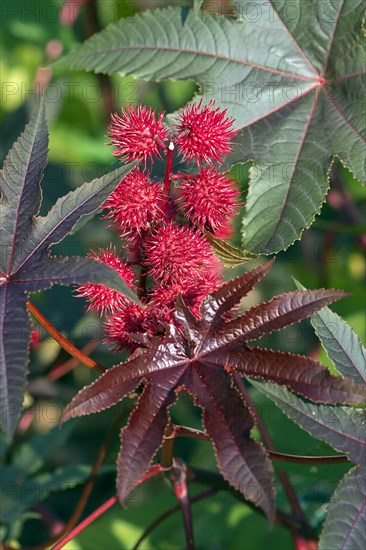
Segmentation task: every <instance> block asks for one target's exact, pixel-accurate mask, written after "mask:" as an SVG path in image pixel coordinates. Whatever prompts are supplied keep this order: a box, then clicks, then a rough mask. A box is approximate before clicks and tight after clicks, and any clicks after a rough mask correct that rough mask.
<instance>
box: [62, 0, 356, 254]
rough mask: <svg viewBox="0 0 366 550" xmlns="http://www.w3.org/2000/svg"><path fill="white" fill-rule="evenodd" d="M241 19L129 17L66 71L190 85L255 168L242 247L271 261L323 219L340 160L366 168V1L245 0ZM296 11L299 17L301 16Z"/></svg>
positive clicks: (81, 51)
mask: <svg viewBox="0 0 366 550" xmlns="http://www.w3.org/2000/svg"><path fill="white" fill-rule="evenodd" d="M235 7H236V9H237V12H238V20H236V21H235V20H234V19H232V18H225V17H223V16H217V15H213V14H210V13H207V12H206V11H203V12H202V13H201V15H200V17H197V15H196V13H195V12H194V11H193V10H190V11H188V13H186V9H185V8H184V10H185V11H184V13H183V8H178V7H176V8H167V9H164V10H153V11H146V12H144V13H141V14H139V15H136V16H134V20H133V24H131V21H130V20H129V19H128V18H127V19H123V20H120V21H118V22H117V23H114V24H112V25H110V26H109V27H108V28H107V29H105V30H103V31H102V32H101V33H98V34H95V35H93V37H92V38H90V39H89V40H88V41H86V42H85V43H84V44H82V45H81V46H80V47H79V48H77V49H76V50H75V51H73V52H71V53H70V54H69V55H67V56H66V57H65V58H64V59H62V60H61V61H60V62H59V64H62V65H65V66H67V67H70V68H73V69H84V70H89V71H95V72H101V73H108V74H113V73H121V74H123V75H134V76H135V77H139V78H143V79H147V80H163V79H169V78H173V79H178V80H180V79H192V80H195V81H196V82H198V83H199V85H200V86H201V88H202V91H203V96H204V100H205V101H209V100H211V99H214V100H216V101H217V103H218V104H220V105H221V106H222V107H224V108H227V111H228V115H230V116H231V117H233V118H235V119H236V125H237V127H238V128H239V129H240V130H241V131H240V134H239V136H238V138H237V140H236V141H237V142H238V144H239V146H238V147H237V150H236V151H235V152H234V153H233V154H232V155H231V157H230V158H229V159H228V161H227V166H228V167H229V166H231V165H232V164H233V163H236V162H245V161H247V160H254V161H255V165H254V166H253V167H252V168H251V171H250V175H251V182H250V187H249V194H248V200H247V205H246V215H245V217H244V221H243V223H244V226H243V238H244V243H243V245H244V247H245V249H246V250H250V251H251V252H253V253H264V254H271V253H273V252H276V251H279V250H282V249H285V248H287V247H288V246H289V245H290V244H292V243H293V242H294V241H295V240H296V239H298V238H299V237H300V235H301V233H302V231H303V230H304V228H306V227H309V226H310V225H311V223H312V222H313V221H314V217H315V215H316V214H317V213H319V211H320V208H321V205H322V202H323V201H324V200H325V197H326V193H327V190H328V186H329V182H328V180H329V178H328V173H329V169H330V166H331V163H332V159H333V157H334V155H337V156H339V158H340V159H341V160H342V162H343V163H344V164H345V165H347V166H348V167H349V168H350V170H352V172H353V174H354V176H355V177H356V178H358V179H360V180H361V181H364V180H366V171H365V151H366V148H365V125H364V120H365V103H364V93H365V79H364V76H365V63H366V54H365V52H366V49H365V37H364V35H363V33H362V20H363V17H364V8H363V2H362V1H361V0H333V1H332V2H331V3H330V2H318V1H316V0H309V1H307V2H302V3H301V8H300V5H299V6H298V10H296V7H295V9H288V6H287V5H286V2H283V1H282V0H272V2H268V1H267V0H257V2H255V3H254V2H249V0H241V1H238V2H236V3H235ZM294 12H295V13H294Z"/></svg>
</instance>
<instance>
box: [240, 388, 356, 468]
mask: <svg viewBox="0 0 366 550" xmlns="http://www.w3.org/2000/svg"><path fill="white" fill-rule="evenodd" d="M250 382H251V384H253V386H255V387H256V388H257V389H258V390H260V391H261V392H263V393H264V394H265V395H267V397H269V398H270V399H272V401H274V402H275V403H276V405H278V407H280V409H281V410H282V411H283V412H284V413H285V414H286V415H287V416H288V417H289V418H291V419H292V420H293V421H294V422H296V423H297V424H299V425H300V426H301V427H302V428H303V429H304V430H306V431H307V432H309V433H310V434H311V435H312V436H313V437H315V438H317V439H321V440H322V441H325V442H326V443H328V444H329V445H331V446H332V447H333V448H334V449H336V450H337V451H340V452H342V453H346V454H348V456H349V458H350V460H352V462H355V463H356V464H364V463H365V460H366V410H365V409H353V408H351V407H342V406H336V407H334V406H332V405H317V404H315V403H311V402H310V401H307V400H306V399H303V398H301V397H298V396H297V395H294V394H292V393H290V392H289V391H288V390H286V389H284V388H281V387H280V386H276V385H275V384H268V383H263V382H255V381H254V380H250Z"/></svg>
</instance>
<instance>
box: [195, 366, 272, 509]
mask: <svg viewBox="0 0 366 550" xmlns="http://www.w3.org/2000/svg"><path fill="white" fill-rule="evenodd" d="M207 367H209V366H208V365H207V364H206V365H203V364H200V363H195V364H194V367H193V368H192V369H191V372H190V377H189V382H188V383H187V386H188V390H189V391H190V392H192V393H193V394H194V395H195V396H196V397H195V401H196V403H197V404H198V405H199V406H200V407H202V408H203V410H204V414H203V423H204V425H205V428H206V431H207V433H208V435H209V436H210V438H211V439H212V442H213V445H214V448H215V452H216V458H217V463H218V466H219V468H220V470H221V472H222V474H223V476H224V478H225V479H226V480H227V481H228V482H229V483H230V484H231V485H232V486H233V487H234V488H235V489H236V490H238V491H240V492H241V493H242V494H243V495H244V497H245V498H246V499H247V500H250V501H252V502H254V504H256V505H257V506H259V507H260V508H262V510H264V512H265V513H266V515H267V517H268V518H269V519H270V520H272V519H273V514H274V490H273V469H272V464H271V462H270V460H269V459H268V457H267V455H266V453H265V451H264V449H263V447H262V446H261V445H260V444H259V443H258V442H256V441H254V440H253V439H252V438H251V435H250V431H251V429H252V427H253V426H254V422H253V418H252V416H251V414H250V412H249V410H248V408H247V407H246V406H245V404H244V403H243V400H242V398H241V397H240V395H239V393H238V391H237V390H236V388H234V387H233V385H232V381H231V379H230V377H228V376H222V370H221V369H219V368H218V367H217V366H216V365H212V366H211V368H207Z"/></svg>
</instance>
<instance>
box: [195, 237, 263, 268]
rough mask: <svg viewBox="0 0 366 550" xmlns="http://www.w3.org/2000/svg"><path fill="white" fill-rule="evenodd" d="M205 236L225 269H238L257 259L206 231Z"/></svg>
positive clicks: (254, 255)
mask: <svg viewBox="0 0 366 550" xmlns="http://www.w3.org/2000/svg"><path fill="white" fill-rule="evenodd" d="M205 235H206V237H207V240H208V242H209V243H210V245H211V247H212V250H213V251H214V253H215V254H216V256H217V257H218V259H219V260H220V262H221V263H222V264H223V265H224V267H236V266H238V265H241V264H243V263H245V262H248V261H250V260H253V259H254V258H256V257H257V255H256V254H251V253H250V252H245V251H244V252H242V251H241V250H239V248H235V246H232V245H231V244H229V243H227V242H225V241H223V240H221V239H218V238H217V237H214V236H213V235H212V233H210V232H209V231H205Z"/></svg>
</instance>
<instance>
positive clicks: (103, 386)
mask: <svg viewBox="0 0 366 550" xmlns="http://www.w3.org/2000/svg"><path fill="white" fill-rule="evenodd" d="M186 361H187V358H186V356H185V355H184V349H183V348H182V346H181V345H179V344H176V343H175V341H174V340H173V339H172V338H171V337H170V336H168V337H167V338H166V339H165V340H164V341H159V340H158V339H155V340H154V341H153V343H152V345H151V348H150V350H149V351H144V352H142V351H136V352H135V353H134V354H133V355H132V356H131V357H130V359H128V361H126V362H125V363H121V364H120V365H116V366H115V367H112V368H111V369H108V370H107V371H106V372H105V373H104V374H102V375H101V376H100V377H99V378H97V380H95V382H93V383H92V384H90V385H89V386H86V387H85V388H83V389H82V390H80V392H79V393H78V394H77V395H76V396H75V397H74V399H73V400H72V401H71V403H70V404H69V405H68V406H67V407H66V409H65V410H64V412H63V414H62V417H61V422H65V421H66V420H69V419H70V418H74V417H76V416H85V415H87V414H92V413H96V412H101V411H103V410H105V409H108V408H109V407H112V406H113V405H116V403H118V402H119V401H121V399H123V398H124V397H125V396H126V395H127V394H128V393H130V392H131V391H133V390H134V389H135V388H136V387H137V386H138V385H139V384H140V383H141V382H142V380H144V379H145V378H148V376H149V375H151V374H153V373H161V372H162V371H167V370H169V373H167V374H165V376H166V377H167V378H168V377H169V376H171V375H173V369H174V367H179V366H184V365H185V363H186Z"/></svg>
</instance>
